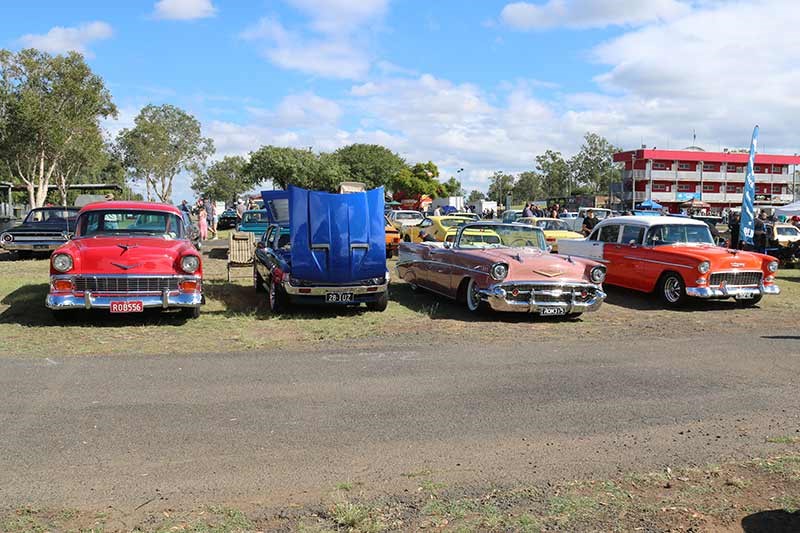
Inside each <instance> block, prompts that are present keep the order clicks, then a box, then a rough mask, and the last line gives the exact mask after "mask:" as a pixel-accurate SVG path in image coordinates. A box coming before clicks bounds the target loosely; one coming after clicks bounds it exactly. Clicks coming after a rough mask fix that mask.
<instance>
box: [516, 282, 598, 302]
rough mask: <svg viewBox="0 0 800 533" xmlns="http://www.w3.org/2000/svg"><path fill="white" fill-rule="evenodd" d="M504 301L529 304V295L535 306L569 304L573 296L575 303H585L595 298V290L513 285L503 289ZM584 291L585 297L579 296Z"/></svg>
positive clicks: (578, 286)
mask: <svg viewBox="0 0 800 533" xmlns="http://www.w3.org/2000/svg"><path fill="white" fill-rule="evenodd" d="M505 289H506V299H508V300H511V301H517V302H529V301H530V300H531V294H532V295H533V299H534V300H535V301H536V303H537V304H545V305H546V304H549V303H550V304H555V303H569V302H571V301H572V298H573V294H574V295H575V301H577V302H585V301H588V300H591V299H592V298H594V296H595V292H596V291H597V289H596V288H595V287H591V286H586V285H530V284H529V285H526V284H519V285H516V284H514V285H513V286H508V287H505ZM514 289H517V290H518V291H519V293H518V294H517V295H516V296H515V295H514V294H513V293H512V291H513V290H514ZM583 291H586V296H581V294H582V293H583Z"/></svg>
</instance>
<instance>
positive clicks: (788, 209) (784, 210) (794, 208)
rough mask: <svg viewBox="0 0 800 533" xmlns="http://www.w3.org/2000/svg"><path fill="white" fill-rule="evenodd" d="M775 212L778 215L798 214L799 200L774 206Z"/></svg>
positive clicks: (789, 215)
mask: <svg viewBox="0 0 800 533" xmlns="http://www.w3.org/2000/svg"><path fill="white" fill-rule="evenodd" d="M775 214H776V215H778V216H785V217H792V216H795V215H800V200H798V201H797V202H793V203H791V204H787V205H784V206H781V207H776V208H775Z"/></svg>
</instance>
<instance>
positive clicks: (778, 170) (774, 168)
mask: <svg viewBox="0 0 800 533" xmlns="http://www.w3.org/2000/svg"><path fill="white" fill-rule="evenodd" d="M772 173H773V174H783V165H772Z"/></svg>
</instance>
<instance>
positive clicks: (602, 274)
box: [589, 265, 606, 283]
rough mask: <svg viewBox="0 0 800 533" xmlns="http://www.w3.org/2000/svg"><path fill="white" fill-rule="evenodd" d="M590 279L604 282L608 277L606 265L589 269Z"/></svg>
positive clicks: (593, 281) (594, 281)
mask: <svg viewBox="0 0 800 533" xmlns="http://www.w3.org/2000/svg"><path fill="white" fill-rule="evenodd" d="M589 279H590V280H592V283H603V282H604V281H605V279H606V267H604V266H599V265H598V266H596V267H593V268H592V269H591V270H590V271H589Z"/></svg>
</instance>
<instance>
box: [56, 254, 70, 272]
mask: <svg viewBox="0 0 800 533" xmlns="http://www.w3.org/2000/svg"><path fill="white" fill-rule="evenodd" d="M72 265H73V263H72V256H71V255H68V254H56V255H54V256H53V268H54V269H56V270H58V271H59V272H68V271H70V270H72Z"/></svg>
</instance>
